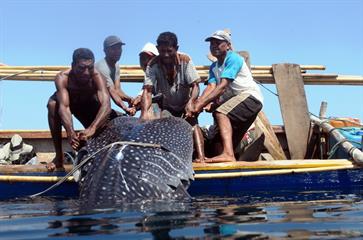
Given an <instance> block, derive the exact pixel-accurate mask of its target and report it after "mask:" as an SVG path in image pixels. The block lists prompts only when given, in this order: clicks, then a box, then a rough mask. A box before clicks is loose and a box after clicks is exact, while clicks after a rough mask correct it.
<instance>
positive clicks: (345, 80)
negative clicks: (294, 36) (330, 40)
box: [0, 72, 363, 86]
mask: <svg viewBox="0 0 363 240" xmlns="http://www.w3.org/2000/svg"><path fill="white" fill-rule="evenodd" d="M55 75H56V74H54V75H52V76H47V75H44V74H39V75H36V74H32V75H29V74H27V75H26V74H24V75H17V76H14V77H10V78H7V79H6V80H15V81H54V79H55ZM199 75H200V77H201V79H202V81H205V80H207V77H208V74H207V73H203V72H201V73H200V72H199ZM6 76H8V74H2V73H0V79H1V78H3V77H6ZM253 78H254V79H255V80H256V81H257V82H259V83H262V84H274V83H275V81H274V78H273V75H272V74H253ZM303 80H304V84H305V85H354V86H362V85H363V76H349V75H326V76H324V75H315V76H313V75H305V74H303ZM121 81H123V82H143V81H144V75H143V73H142V74H141V73H139V74H123V73H121Z"/></svg>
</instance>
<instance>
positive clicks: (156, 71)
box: [140, 32, 204, 161]
mask: <svg viewBox="0 0 363 240" xmlns="http://www.w3.org/2000/svg"><path fill="white" fill-rule="evenodd" d="M178 48H179V46H178V39H177V36H176V35H175V34H174V33H172V32H163V33H161V34H160V35H159V36H158V39H157V49H158V52H159V56H156V57H155V58H153V59H152V60H151V61H150V62H149V63H148V65H147V67H146V73H145V80H144V86H143V89H144V91H143V95H142V103H141V116H140V118H141V119H142V120H147V119H151V116H150V112H149V109H150V107H151V95H152V93H154V95H157V94H162V97H163V100H162V104H161V105H162V106H161V110H162V111H165V110H166V111H168V112H169V113H170V114H171V115H173V116H175V117H185V118H186V121H188V122H189V123H190V124H191V125H192V126H193V129H194V131H193V135H194V144H195V149H196V153H197V159H196V160H197V161H201V160H204V151H203V150H202V149H203V148H204V143H203V142H202V139H203V138H202V132H201V130H200V128H199V126H198V122H197V116H196V115H194V116H191V114H188V113H190V111H191V107H192V103H193V101H194V100H196V99H197V97H198V94H199V86H198V83H199V80H200V78H199V75H198V73H197V71H196V69H195V67H194V64H193V62H192V59H191V58H190V57H189V56H188V55H186V54H182V53H180V52H178Z"/></svg>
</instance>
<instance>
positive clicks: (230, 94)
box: [191, 30, 263, 162]
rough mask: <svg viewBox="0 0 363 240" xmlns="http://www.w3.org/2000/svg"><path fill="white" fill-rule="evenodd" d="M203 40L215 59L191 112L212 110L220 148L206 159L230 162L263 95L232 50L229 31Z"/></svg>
mask: <svg viewBox="0 0 363 240" xmlns="http://www.w3.org/2000/svg"><path fill="white" fill-rule="evenodd" d="M205 41H207V42H210V51H211V53H212V55H213V56H214V57H216V58H217V61H216V62H214V63H213V64H212V65H211V66H210V68H209V79H208V86H207V87H206V89H205V90H204V92H203V94H202V95H201V96H200V97H199V98H198V100H197V101H196V102H195V104H194V109H193V110H192V111H191V112H192V113H194V114H198V113H200V112H201V111H202V110H203V109H205V110H206V111H209V112H212V113H213V117H214V119H215V121H216V123H217V127H218V129H219V135H220V140H221V143H222V147H223V150H222V152H221V153H220V155H218V156H215V157H213V158H210V159H207V160H206V162H233V161H236V158H235V156H234V151H233V150H234V147H236V145H237V144H238V142H239V141H240V140H241V139H242V136H243V135H244V134H245V132H246V131H247V130H248V128H249V127H250V125H251V124H252V123H253V122H254V120H255V119H256V117H257V114H258V112H259V111H260V110H261V109H262V101H263V97H262V94H261V91H260V88H259V87H258V85H257V84H256V82H255V81H254V80H253V78H252V74H251V71H250V69H249V68H248V66H247V64H246V63H245V61H244V59H243V58H242V57H241V56H240V55H238V54H237V53H235V52H233V51H232V49H231V36H230V34H229V33H227V32H225V31H222V30H219V31H216V32H215V33H213V34H212V35H211V36H210V37H208V38H207V39H206V40H205Z"/></svg>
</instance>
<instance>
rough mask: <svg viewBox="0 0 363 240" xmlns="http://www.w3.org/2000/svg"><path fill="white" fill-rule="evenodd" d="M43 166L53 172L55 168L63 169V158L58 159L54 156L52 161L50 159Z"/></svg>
mask: <svg viewBox="0 0 363 240" xmlns="http://www.w3.org/2000/svg"><path fill="white" fill-rule="evenodd" d="M45 167H46V168H47V170H48V172H53V171H55V170H56V169H57V170H64V166H63V159H62V160H59V159H58V158H54V159H53V161H51V162H50V163H47V165H46V166H45Z"/></svg>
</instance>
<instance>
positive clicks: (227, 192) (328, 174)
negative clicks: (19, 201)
mask: <svg viewBox="0 0 363 240" xmlns="http://www.w3.org/2000/svg"><path fill="white" fill-rule="evenodd" d="M198 173H199V174H200V173H203V172H198ZM17 175H18V176H19V175H20V176H55V175H57V176H60V175H64V173H63V174H59V173H58V174H54V173H27V174H17ZM51 185H53V183H29V182H17V183H9V182H0V200H4V199H11V198H15V197H26V196H29V195H31V194H35V193H38V192H41V191H43V190H45V189H46V188H48V187H50V186H51ZM329 191H335V192H336V191H341V192H342V193H344V194H349V193H352V194H355V193H359V194H362V193H363V170H362V169H349V170H334V171H324V172H312V173H293V174H279V175H270V176H250V177H238V178H223V179H198V180H196V181H194V182H192V184H191V186H190V187H189V189H188V192H189V193H190V194H191V196H193V197H197V196H225V197H243V196H249V197H251V196H254V197H255V198H266V199H268V198H271V199H276V198H284V199H285V200H289V199H290V200H291V199H293V200H299V199H296V198H297V197H304V196H303V195H301V194H300V195H299V194H298V193H302V192H316V193H317V194H318V195H321V196H320V197H324V196H325V195H326V193H327V192H329ZM45 195H46V196H60V197H77V196H78V185H77V183H74V182H65V183H63V184H62V185H60V186H58V187H56V188H55V189H53V190H52V191H50V192H47V193H46V194H45ZM303 200H306V199H303Z"/></svg>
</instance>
